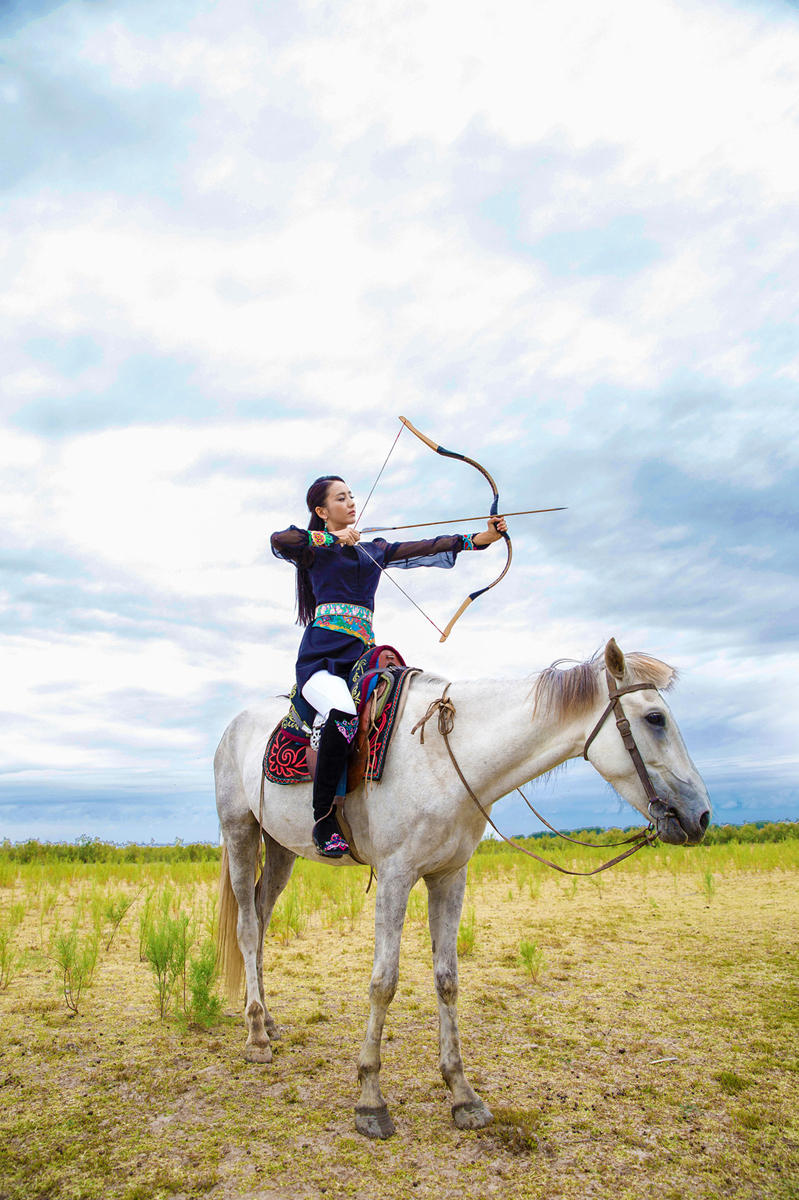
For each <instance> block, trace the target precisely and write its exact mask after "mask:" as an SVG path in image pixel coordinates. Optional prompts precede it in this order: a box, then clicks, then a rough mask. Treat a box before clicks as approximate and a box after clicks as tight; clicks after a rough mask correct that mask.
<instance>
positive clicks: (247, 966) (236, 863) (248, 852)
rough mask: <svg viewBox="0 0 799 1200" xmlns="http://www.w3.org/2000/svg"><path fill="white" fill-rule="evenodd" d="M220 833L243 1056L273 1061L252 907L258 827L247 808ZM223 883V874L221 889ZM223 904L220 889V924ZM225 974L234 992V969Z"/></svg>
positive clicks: (260, 937) (256, 921)
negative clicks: (241, 979) (236, 955)
mask: <svg viewBox="0 0 799 1200" xmlns="http://www.w3.org/2000/svg"><path fill="white" fill-rule="evenodd" d="M223 833H224V837H225V848H226V850H227V872H228V876H229V883H230V887H231V889H232V891H233V895H234V897H235V900H236V904H237V906H238V917H237V920H236V939H237V941H238V946H239V950H240V951H241V958H242V959H243V962H244V976H245V981H246V989H247V991H246V999H245V1007H244V1016H245V1020H246V1022H247V1044H246V1046H245V1048H244V1057H245V1058H246V1059H247V1060H248V1061H249V1062H259V1063H268V1062H271V1061H272V1048H271V1046H270V1044H269V1034H268V1032H267V1028H266V1009H265V1006H264V1004H263V1003H262V1000H261V994H262V983H261V981H260V980H259V970H258V961H259V955H260V954H261V952H262V947H261V943H262V941H263V926H262V924H261V922H260V921H259V918H258V914H257V913H256V909H255V871H256V864H257V855H258V846H259V841H260V831H259V828H258V822H257V821H256V820H255V818H254V817H253V816H252V814H251V813H250V812H249V811H248V812H247V813H246V814H243V815H242V817H241V819H238V820H235V821H231V820H229V821H226V822H225V824H224V826H223ZM223 869H224V864H223ZM224 886H225V881H224V878H223V889H224ZM225 907H226V903H225V900H224V892H223V902H222V908H221V910H220V925H221V924H222V912H223V911H224V909H225ZM226 975H227V979H228V983H229V985H230V990H231V992H233V991H236V992H237V991H238V981H237V979H236V977H235V971H234V972H230V971H226ZM270 1019H271V1018H270Z"/></svg>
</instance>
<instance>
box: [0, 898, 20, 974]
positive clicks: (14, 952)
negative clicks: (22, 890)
mask: <svg viewBox="0 0 799 1200" xmlns="http://www.w3.org/2000/svg"><path fill="white" fill-rule="evenodd" d="M24 916H25V905H24V904H23V903H22V902H21V901H20V902H18V903H16V904H12V905H11V906H10V908H9V909H8V910H7V912H6V913H5V915H4V916H3V917H2V918H0V991H3V990H4V989H5V988H7V987H8V985H9V983H10V982H11V980H12V978H13V976H14V975H15V974H16V972H17V970H18V969H19V967H20V966H21V965H22V963H23V961H24V958H25V955H24V953H23V952H22V951H21V950H18V949H17V948H16V946H15V945H14V937H15V935H16V932H17V929H18V928H19V926H20V925H21V924H22V918H23V917H24Z"/></svg>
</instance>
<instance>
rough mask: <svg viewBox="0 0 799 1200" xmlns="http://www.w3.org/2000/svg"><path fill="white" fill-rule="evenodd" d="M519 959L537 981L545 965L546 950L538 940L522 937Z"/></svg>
mask: <svg viewBox="0 0 799 1200" xmlns="http://www.w3.org/2000/svg"><path fill="white" fill-rule="evenodd" d="M519 959H520V960H521V963H522V966H523V967H524V969H525V971H526V972H527V974H528V975H529V976H530V978H531V979H532V980H533V982H535V981H536V980H537V979H538V976H539V975H540V973H541V968H542V967H543V965H544V951H543V950H542V949H541V947H540V946H539V945H538V944H537V943H536V942H530V941H527V939H526V938H522V940H521V941H520V942H519Z"/></svg>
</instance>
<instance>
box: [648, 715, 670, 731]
mask: <svg viewBox="0 0 799 1200" xmlns="http://www.w3.org/2000/svg"><path fill="white" fill-rule="evenodd" d="M646 720H647V721H648V722H649V724H650V725H656V726H657V727H658V728H659V729H662V728H663V726H664V725H665V724H666V718H665V717H664V716H663V713H662V712H651V713H647V714H646Z"/></svg>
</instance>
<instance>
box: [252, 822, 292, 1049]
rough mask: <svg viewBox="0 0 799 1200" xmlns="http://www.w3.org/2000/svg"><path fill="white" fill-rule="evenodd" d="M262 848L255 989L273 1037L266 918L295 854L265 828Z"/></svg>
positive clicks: (276, 1031)
mask: <svg viewBox="0 0 799 1200" xmlns="http://www.w3.org/2000/svg"><path fill="white" fill-rule="evenodd" d="M264 850H265V861H264V869H263V873H262V874H261V877H260V879H259V880H258V884H257V886H256V889H255V911H256V914H257V916H258V928H259V936H258V953H257V957H256V972H257V975H258V993H259V995H260V998H261V1004H262V1005H263V1010H264V1024H265V1026H266V1032H267V1033H268V1035H269V1037H270V1038H271V1039H272V1040H274V1039H275V1038H278V1037H280V1030H279V1029H278V1026H277V1022H276V1021H275V1020H274V1018H273V1017H272V1015H271V1014H270V1012H269V1009H268V1008H267V1007H266V1000H265V998H264V935H265V934H266V931H267V929H268V928H269V922H270V921H271V919H272V913H273V912H274V908H275V904H276V903H277V900H278V897H279V896H280V894H281V892H282V891H283V889H284V888H285V886H286V884H287V883H288V881H289V879H290V878H291V872H292V871H293V870H294V864H295V862H296V861H297V856H296V854H293V853H292V852H291V850H286V848H285V847H284V846H281V845H280V843H279V842H276V841H275V839H274V838H273V837H270V835H269V834H268V833H267V832H266V831H264Z"/></svg>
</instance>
